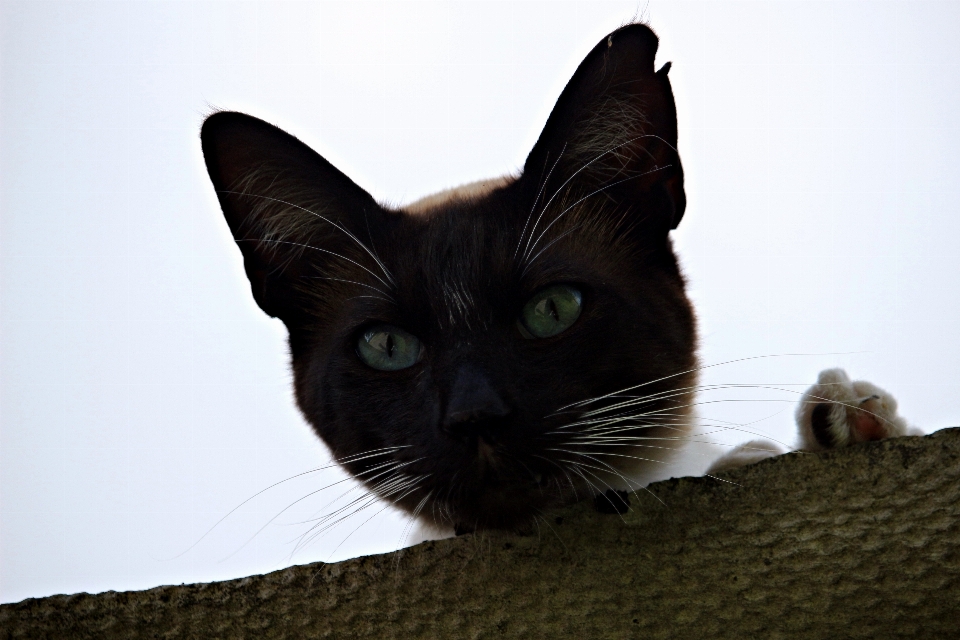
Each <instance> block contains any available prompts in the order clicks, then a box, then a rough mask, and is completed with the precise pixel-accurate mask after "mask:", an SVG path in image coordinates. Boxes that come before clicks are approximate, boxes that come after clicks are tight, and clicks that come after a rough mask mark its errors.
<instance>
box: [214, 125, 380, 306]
mask: <svg viewBox="0 0 960 640" xmlns="http://www.w3.org/2000/svg"><path fill="white" fill-rule="evenodd" d="M200 139H201V143H202V146H203V157H204V161H205V162H206V165H207V171H208V173H209V174H210V180H211V181H212V182H213V186H214V189H216V192H217V198H218V199H219V200H220V206H221V208H222V209H223V214H224V216H225V217H226V219H227V224H228V225H229V226H230V231H231V232H232V233H233V237H234V239H235V240H236V242H237V245H238V246H239V247H240V251H241V252H242V253H243V262H244V267H245V269H246V272H247V277H248V278H249V279H250V285H251V288H252V291H253V297H254V299H255V300H256V302H257V304H258V305H259V306H260V308H261V309H263V310H264V311H265V312H266V313H268V314H269V315H271V316H274V317H278V318H280V319H281V320H283V321H284V322H286V323H287V324H288V325H289V324H290V323H291V322H297V320H298V317H299V315H300V314H303V313H304V305H303V301H302V300H301V297H302V293H301V290H302V289H303V286H302V285H303V278H304V277H309V276H308V274H315V273H317V272H322V273H325V274H330V275H331V277H335V276H336V275H337V274H338V272H339V271H340V270H343V269H346V268H349V267H350V266H351V265H356V264H358V263H359V264H363V262H366V261H369V259H370V256H366V255H358V254H357V250H358V247H357V246H356V245H359V246H360V247H362V246H363V245H362V244H361V243H359V241H358V240H356V235H355V234H356V233H360V232H361V231H360V230H361V229H363V231H362V233H367V232H368V230H369V229H370V228H376V227H377V226H378V224H377V223H378V220H377V219H376V218H378V217H379V216H382V215H383V214H384V212H383V210H382V208H381V207H380V206H379V205H378V204H377V203H376V202H375V201H374V199H373V198H372V197H371V196H370V195H369V194H368V193H367V192H366V191H364V190H363V189H361V188H360V187H359V186H358V185H356V184H355V183H354V182H353V181H352V180H350V179H349V178H348V177H347V176H345V175H344V174H343V173H341V172H340V171H339V170H337V169H336V167H334V166H333V165H331V164H330V163H329V162H327V161H326V160H324V159H323V158H322V157H321V156H320V155H318V154H317V153H316V152H314V151H313V150H312V149H310V147H308V146H307V145H305V144H304V143H302V142H300V141H299V140H298V139H297V138H295V137H293V136H291V135H290V134H288V133H286V132H284V131H282V130H280V129H278V128H277V127H274V126H273V125H271V124H268V123H266V122H264V121H262V120H259V119H257V118H254V117H251V116H248V115H245V114H242V113H235V112H229V111H223V112H219V113H215V114H213V115H211V116H210V117H208V118H207V119H206V121H205V122H204V123H203V128H202V129H201V132H200ZM358 218H359V219H358Z"/></svg>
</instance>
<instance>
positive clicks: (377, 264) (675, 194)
mask: <svg viewBox="0 0 960 640" xmlns="http://www.w3.org/2000/svg"><path fill="white" fill-rule="evenodd" d="M657 44H658V41H657V37H656V36H655V35H654V33H653V32H652V31H651V30H650V29H649V28H648V27H646V26H645V25H639V24H634V25H629V26H626V27H623V28H621V29H619V30H617V31H615V32H613V33H611V34H610V35H609V36H607V37H605V38H604V39H603V40H602V41H601V42H600V43H599V44H597V45H596V47H594V48H593V50H592V51H591V52H590V53H589V54H588V55H587V57H586V59H585V60H584V61H583V62H582V63H581V64H580V66H579V67H578V69H577V71H576V73H575V74H574V75H573V78H572V79H571V80H570V82H569V83H568V84H567V86H566V88H565V89H564V90H563V93H562V94H561V95H560V98H559V100H558V101H557V104H556V106H555V107H554V109H553V111H552V113H551V114H550V117H549V119H548V121H547V123H546V126H545V127H544V129H543V132H542V134H541V135H540V138H539V139H538V141H537V143H536V145H535V146H534V148H533V150H532V151H531V152H530V155H529V156H528V158H527V160H526V162H525V164H524V167H523V170H522V173H521V174H520V175H518V176H511V177H507V178H501V179H497V180H489V181H484V182H480V183H475V184H472V185H467V186H465V187H462V188H459V189H453V190H451V191H448V192H444V193H442V194H438V195H436V196H433V197H430V198H426V199H424V200H422V201H420V202H418V203H414V204H413V205H410V206H408V207H405V208H403V209H399V210H398V209H391V208H389V207H386V206H383V205H381V204H378V203H377V202H376V200H375V199H374V198H373V197H372V196H371V195H370V194H368V193H367V192H365V191H364V190H363V189H361V188H360V187H359V186H357V185H356V184H355V183H354V182H352V181H351V180H350V179H349V178H348V177H347V176H345V175H344V174H343V173H341V172H340V171H338V170H337V169H336V168H335V167H333V166H332V165H331V164H330V163H329V162H327V161H326V160H324V159H323V158H322V157H321V156H319V155H318V154H317V153H315V152H314V151H313V150H311V149H310V148H308V147H307V146H306V145H304V144H303V143H301V142H300V141H299V140H297V139H296V138H294V137H293V136H291V135H289V134H287V133H285V132H283V131H281V130H280V129H277V128H276V127H274V126H272V125H270V124H267V123H266V122H263V121H261V120H258V119H256V118H253V117H251V116H248V115H244V114H240V113H233V112H219V113H215V114H213V115H211V116H210V117H209V118H208V119H207V120H206V121H205V123H204V125H203V129H202V133H201V138H202V144H203V154H204V158H205V160H206V163H207V168H208V171H209V174H210V178H211V180H212V181H213V185H214V187H215V189H216V192H217V196H218V198H219V200H220V204H221V206H222V208H223V213H224V215H225V217H226V220H227V223H228V224H229V226H230V229H231V231H232V232H233V235H234V238H235V239H236V241H237V245H238V246H239V247H240V250H241V252H242V254H243V260H244V266H245V268H246V273H247V276H248V277H249V279H250V284H251V288H252V292H253V296H254V299H255V300H256V302H257V304H258V305H259V306H260V308H261V309H263V310H264V311H265V312H266V313H267V314H269V315H271V316H274V317H277V318H280V319H281V320H282V321H283V322H284V324H285V325H286V327H287V329H288V331H289V341H290V353H291V359H292V365H293V371H294V384H295V388H296V398H297V402H298V404H299V407H300V409H301V410H302V412H303V414H304V416H305V417H306V419H307V420H308V421H309V422H310V424H311V425H313V427H314V429H315V430H316V432H317V434H318V435H319V436H320V437H321V438H322V439H323V441H324V442H325V443H326V444H327V445H328V446H329V448H330V450H331V451H332V453H333V455H334V456H335V458H336V459H337V460H338V461H339V462H340V464H341V465H342V466H343V467H345V468H346V469H347V470H348V471H349V472H350V473H351V474H352V475H353V476H354V477H356V478H357V479H358V480H360V481H361V482H363V483H364V485H365V486H366V487H367V488H368V489H369V490H370V491H372V492H374V493H376V494H377V495H379V496H381V497H382V498H384V499H385V500H387V501H390V502H392V503H394V504H396V505H397V506H399V507H401V508H402V509H404V510H406V511H407V512H409V513H411V514H413V515H414V516H417V517H419V518H420V519H421V520H424V521H426V522H428V523H432V524H434V525H436V526H439V527H441V528H447V529H456V530H459V531H471V530H476V529H484V528H516V527H522V526H525V525H527V524H528V523H529V522H530V520H531V519H532V518H533V517H534V516H535V515H536V514H537V513H538V512H539V511H541V510H542V509H545V508H549V507H553V506H557V505H561V504H565V503H568V502H571V501H574V500H578V499H582V498H589V497H593V496H596V495H606V494H607V492H608V491H610V490H612V489H623V488H625V487H628V486H630V485H631V483H633V482H637V483H641V482H640V481H639V480H637V479H638V478H641V479H642V478H643V477H644V474H645V473H647V472H648V471H650V470H651V469H654V470H655V471H658V472H662V469H660V468H657V467H662V466H663V465H664V464H665V463H666V462H668V461H669V459H670V457H671V456H672V455H673V454H674V452H675V449H676V448H677V446H678V443H679V442H680V441H682V440H683V436H684V435H685V434H686V433H687V432H688V430H689V428H691V426H692V424H691V423H692V417H691V411H690V407H691V404H692V402H693V387H694V385H695V384H696V374H695V369H696V366H697V363H696V356H695V351H696V327H695V319H694V314H693V311H692V309H691V306H690V304H689V302H688V300H687V297H686V294H685V291H684V280H683V277H682V276H681V273H680V271H679V269H678V265H677V261H676V258H675V256H674V253H673V250H672V247H671V241H670V237H669V232H670V230H671V229H674V228H676V226H677V224H678V223H679V222H680V220H681V218H682V217H683V213H684V208H685V204H686V200H685V196H684V190H683V171H682V168H681V164H680V158H679V155H678V152H677V124H676V110H675V106H674V100H673V94H672V91H671V88H670V81H669V79H668V77H667V74H668V71H669V64H668V65H666V66H664V67H663V68H662V69H660V70H659V71H655V67H654V57H655V54H656V51H657ZM655 468H656V469H655ZM641 484H642V483H641ZM633 486H637V484H633ZM615 493H616V492H615V491H614V494H615ZM611 495H613V494H611ZM617 510H618V509H614V511H617Z"/></svg>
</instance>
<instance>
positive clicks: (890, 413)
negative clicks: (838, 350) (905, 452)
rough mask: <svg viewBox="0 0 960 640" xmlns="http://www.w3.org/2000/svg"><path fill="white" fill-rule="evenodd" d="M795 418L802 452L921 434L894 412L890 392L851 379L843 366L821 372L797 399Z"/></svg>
mask: <svg viewBox="0 0 960 640" xmlns="http://www.w3.org/2000/svg"><path fill="white" fill-rule="evenodd" d="M796 418H797V426H798V427H799V430H800V448H801V449H803V450H805V451H823V450H826V449H838V448H840V447H848V446H850V445H853V444H858V443H860V442H869V441H871V440H883V439H884V438H895V437H898V436H906V435H922V433H923V432H922V431H919V430H918V429H915V428H912V427H910V426H909V425H908V424H907V421H906V420H905V419H904V418H903V417H902V416H899V415H897V401H896V399H895V398H894V397H893V396H892V395H890V394H889V393H887V392H886V391H884V390H883V389H881V388H880V387H878V386H876V385H875V384H873V383H870V382H867V381H866V380H856V381H851V380H850V378H849V376H847V373H846V372H845V371H844V370H843V369H827V370H825V371H821V372H820V376H819V377H818V379H817V384H815V385H813V386H812V387H810V388H809V389H807V391H806V393H804V394H803V397H802V398H801V399H800V404H799V406H798V407H797V415H796Z"/></svg>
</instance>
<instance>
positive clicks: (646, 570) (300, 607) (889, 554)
mask: <svg viewBox="0 0 960 640" xmlns="http://www.w3.org/2000/svg"><path fill="white" fill-rule="evenodd" d="M724 478H725V479H727V480H729V481H730V482H718V481H716V480H711V479H707V478H685V479H681V480H671V481H668V482H662V483H658V484H656V485H653V486H652V487H651V488H650V491H651V493H652V494H654V495H655V496H656V497H654V495H650V494H648V493H641V494H640V495H639V499H638V497H634V498H632V503H633V504H632V506H633V508H632V510H631V511H630V512H629V513H627V514H626V515H625V516H624V517H623V518H620V517H619V516H611V515H600V514H597V513H594V512H593V511H592V510H591V509H590V508H589V507H588V506H586V505H578V506H575V507H573V508H571V509H569V510H567V511H565V512H562V513H559V514H557V515H556V516H553V517H551V518H550V520H549V521H548V522H541V524H540V531H539V533H537V532H534V533H533V534H532V535H529V536H516V535H509V534H489V533H488V534H482V535H469V536H463V537H461V538H457V539H454V540H444V541H439V542H429V543H425V544H422V545H419V546H417V547H413V548H411V549H407V550H405V551H403V552H400V553H396V554H386V555H382V556H371V557H366V558H358V559H355V560H350V561H346V562H341V563H338V564H327V565H325V564H314V565H305V566H298V567H292V568H289V569H285V570H283V571H277V572H275V573H271V574H268V575H264V576H253V577H250V578H245V579H242V580H234V581H229V582H221V583H213V584H201V585H190V586H179V587H159V588H156V589H150V590H148V591H141V592H131V593H114V592H109V593H102V594H98V595H88V594H79V595H72V596H53V597H50V598H42V599H35V600H25V601H23V602H20V603H17V604H9V605H3V606H0V630H2V631H0V638H4V639H6V638H57V637H69V638H132V637H148V638H179V637H201V638H218V637H223V638H281V637H288V638H290V637H292V638H314V637H316V638H326V637H330V638H350V637H360V636H363V637H375V638H420V637H424V638H459V637H462V638H490V637H501V636H502V637H555V638H568V637H570V638H573V637H598V638H629V637H637V638H673V637H706V638H716V637H739V638H743V637H762V638H787V637H789V638H795V637H809V638H885V637H920V638H939V637H955V638H956V637H960V430H956V429H950V430H944V431H940V432H938V433H935V434H933V435H932V436H927V437H924V438H899V439H896V440H887V441H884V442H877V443H871V444H867V445H862V446H859V447H854V448H851V449H847V450H843V451H835V452H829V453H826V454H822V455H814V454H790V455H786V456H781V457H780V458H776V459H773V460H768V461H765V462H762V463H760V464H757V465H754V466H751V467H745V468H742V469H738V470H735V471H733V472H730V473H727V474H725V475H724ZM661 501H662V502H661ZM638 503H639V504H638Z"/></svg>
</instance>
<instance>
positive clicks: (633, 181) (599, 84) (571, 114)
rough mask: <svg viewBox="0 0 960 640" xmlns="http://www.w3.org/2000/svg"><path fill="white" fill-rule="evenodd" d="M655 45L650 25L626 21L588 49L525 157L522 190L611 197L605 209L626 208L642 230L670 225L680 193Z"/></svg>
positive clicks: (682, 201) (673, 130) (672, 116)
mask: <svg viewBox="0 0 960 640" xmlns="http://www.w3.org/2000/svg"><path fill="white" fill-rule="evenodd" d="M658 44H659V43H658V40H657V36H656V35H655V34H654V33H653V31H651V30H650V28H649V27H647V26H646V25H643V24H631V25H627V26H625V27H622V28H620V29H618V30H617V31H614V32H613V33H611V34H609V35H608V36H607V37H605V38H604V39H603V40H601V41H600V42H599V43H598V44H597V45H596V46H595V47H594V48H593V50H592V51H591V52H590V53H589V54H587V57H586V58H585V59H584V60H583V62H581V63H580V66H579V67H578V68H577V70H576V72H575V73H574V75H573V77H572V78H571V79H570V81H569V82H568V83H567V86H566V87H565V88H564V90H563V92H562V93H561V94H560V98H559V99H558V100H557V104H556V106H554V108H553V111H552V112H551V114H550V117H549V118H548V119H547V123H546V126H545V127H544V129H543V132H542V133H541V134H540V138H539V140H537V143H536V145H535V146H534V148H533V150H532V151H531V152H530V155H529V156H528V157H527V161H526V163H525V165H524V169H523V176H524V178H526V180H527V187H528V189H527V191H528V193H532V194H533V195H536V194H537V193H539V192H540V191H544V193H545V194H551V193H553V194H557V193H560V192H566V191H569V193H563V194H562V195H564V196H569V197H568V201H570V200H577V199H578V198H584V199H586V198H594V199H595V200H602V201H604V202H611V203H615V204H616V205H617V206H616V207H614V211H611V213H615V211H620V212H623V211H628V212H629V215H627V216H626V218H627V220H628V221H629V222H631V223H633V226H634V227H639V228H641V229H643V231H644V233H650V232H651V231H652V230H656V232H657V233H658V234H660V233H663V234H665V233H666V232H667V231H669V230H670V229H675V228H676V226H677V225H678V224H679V223H680V219H681V218H682V217H683V212H684V209H685V208H686V196H685V194H684V189H683V168H682V166H681V164H680V156H679V154H678V152H677V112H676V107H675V104H674V99H673V91H672V89H671V87H670V80H669V79H668V77H667V74H668V72H669V70H670V65H669V64H667V65H664V66H663V68H661V69H660V70H659V71H655V68H654V58H655V57H656V53H657V46H658ZM545 197H548V199H549V196H545ZM558 200H564V198H563V197H561V198H558ZM615 217H616V218H617V219H622V215H621V214H620V213H617V214H616V215H615Z"/></svg>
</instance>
